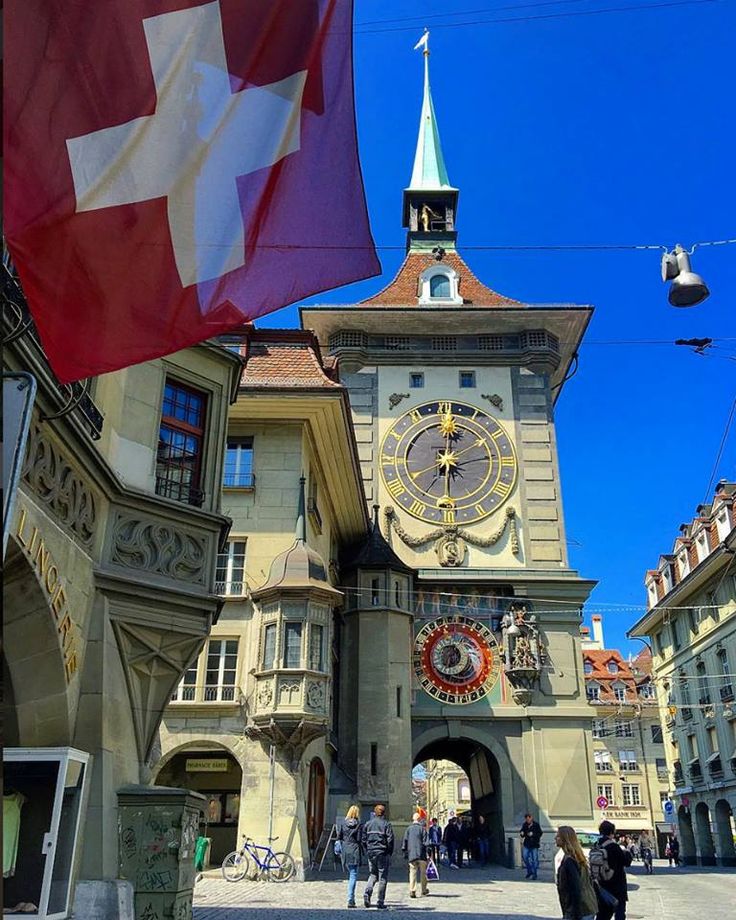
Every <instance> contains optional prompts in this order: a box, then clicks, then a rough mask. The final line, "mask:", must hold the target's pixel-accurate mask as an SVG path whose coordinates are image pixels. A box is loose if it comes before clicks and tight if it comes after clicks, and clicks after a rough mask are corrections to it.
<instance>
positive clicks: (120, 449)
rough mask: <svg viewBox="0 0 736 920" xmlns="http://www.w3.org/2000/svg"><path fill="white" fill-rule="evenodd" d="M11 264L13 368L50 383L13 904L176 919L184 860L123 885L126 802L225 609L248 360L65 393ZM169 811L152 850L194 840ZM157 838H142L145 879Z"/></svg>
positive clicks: (11, 654)
mask: <svg viewBox="0 0 736 920" xmlns="http://www.w3.org/2000/svg"><path fill="white" fill-rule="evenodd" d="M3 270H4V276H3V294H4V298H3V299H4V315H3V323H4V334H5V336H6V347H5V356H4V357H5V370H6V372H8V373H10V374H15V375H17V374H26V375H32V377H33V378H34V379H35V381H36V385H37V391H36V397H35V401H34V404H33V411H32V419H31V424H30V437H29V441H28V445H27V450H26V453H25V461H24V465H23V470H22V477H21V481H20V487H19V490H18V494H17V500H16V506H15V516H14V518H13V520H12V523H11V529H10V534H9V539H8V546H7V552H6V556H5V573H4V596H3V602H4V644H3V682H4V695H3V696H4V699H3V734H4V745H5V749H4V755H3V756H4V784H5V785H4V795H5V798H4V832H5V846H6V854H7V853H8V852H12V853H13V856H14V858H13V859H12V860H11V861H12V865H6V866H4V875H5V879H4V903H5V907H6V909H9V910H10V911H11V915H12V909H13V907H14V906H16V905H19V904H23V903H25V904H28V903H31V904H33V905H35V907H36V908H37V911H36V914H35V915H36V916H39V917H47V916H52V917H54V918H63V917H67V916H69V915H70V911H71V910H72V909H74V910H75V916H79V917H95V918H98V917H99V918H107V917H118V916H126V917H132V911H133V900H132V890H133V888H135V889H136V891H138V892H141V893H140V895H136V903H137V907H138V910H139V913H140V915H142V913H143V912H144V911H145V910H146V909H147V908H148V905H149V904H150V905H151V908H150V911H149V914H148V916H151V917H154V916H155V917H159V916H161V917H163V906H162V905H163V900H164V898H166V899H167V900H166V903H167V909H168V908H170V907H171V905H173V904H174V902H176V903H177V905H178V909H179V910H180V911H184V913H180V914H179V916H187V914H186V905H187V903H189V904H191V893H190V892H183V893H181V895H178V894H177V885H178V881H177V880H176V878H175V873H174V871H173V869H172V871H171V873H170V875H166V876H165V878H164V877H163V876H162V877H161V878H159V879H158V880H157V881H156V882H155V884H154V879H153V876H150V878H149V881H150V882H151V885H150V886H147V885H146V883H145V882H144V881H143V880H142V878H131V875H125V873H122V874H123V876H124V877H126V878H128V879H130V881H129V882H128V883H127V884H126V883H123V882H120V881H119V878H120V876H121V862H120V860H121V851H120V849H119V846H118V844H119V840H120V826H119V814H120V810H119V805H120V796H121V795H123V793H124V789H125V787H126V786H128V785H129V784H141V783H149V782H150V779H151V772H150V769H149V766H148V761H149V758H150V757H151V751H152V745H153V744H154V740H155V737H156V733H157V728H158V722H159V720H160V718H161V714H162V712H163V709H164V707H165V706H166V703H167V702H168V700H169V698H170V696H171V693H172V690H173V689H174V688H175V687H176V686H177V684H178V683H179V680H180V679H181V675H182V673H183V672H184V669H185V668H186V666H187V665H188V664H189V662H190V660H191V659H192V657H193V656H195V655H196V654H197V653H198V651H199V650H200V649H201V648H202V646H203V644H204V642H205V639H206V636H207V635H208V633H209V631H210V628H211V626H212V624H213V622H214V621H215V620H216V619H217V616H218V612H219V609H220V606H221V601H220V600H219V598H218V597H217V596H216V595H215V593H214V586H215V559H216V553H217V547H218V545H219V543H220V541H221V540H222V539H223V537H224V536H226V534H227V531H228V526H229V521H228V519H227V518H226V517H224V516H223V515H222V514H221V513H220V502H221V490H220V483H221V479H222V466H223V457H224V438H225V427H226V422H227V413H228V407H229V403H230V400H231V397H232V396H233V386H234V383H235V382H236V381H237V373H238V370H239V368H240V364H241V362H240V361H239V359H238V358H236V357H235V356H234V355H233V354H231V353H230V352H228V351H227V350H226V349H224V348H222V347H221V346H219V345H214V344H207V345H203V346H200V347H196V348H190V349H187V350H186V351H183V352H180V353H178V354H176V355H172V356H170V357H168V358H166V359H161V360H158V361H151V362H148V363H146V364H141V365H138V366H136V367H133V368H129V369H128V370H125V371H120V372H117V373H114V374H109V375H106V376H104V377H100V378H98V379H97V380H96V381H94V382H93V383H92V385H91V386H90V385H89V382H87V383H86V384H84V385H83V384H73V385H71V386H60V385H59V383H58V382H57V380H56V378H55V377H54V375H53V373H52V372H51V370H50V368H49V366H48V363H47V361H46V358H45V355H44V352H43V349H42V347H41V345H40V343H39V340H38V338H37V337H36V334H35V331H34V327H33V325H32V323H31V321H30V319H29V317H28V314H27V312H26V310H25V302H24V300H23V295H22V292H21V289H20V287H19V285H18V282H17V279H16V277H15V275H14V272H13V269H12V265H11V264H10V262H9V260H6V262H5V265H4V269H3ZM12 379H15V380H17V381H26V382H27V380H28V379H29V378H28V377H25V378H23V377H14V378H12ZM143 810H144V811H145V809H143ZM9 816H10V817H9ZM179 818H180V819H181V814H180V816H179ZM158 819H159V831H160V833H159V831H156V832H155V833H154V831H153V830H152V828H150V827H149V828H148V830H145V829H144V828H141V829H140V830H141V834H142V835H144V836H145V835H146V834H147V835H148V836H146V838H145V840H146V844H145V845H146V846H148V845H149V844H150V845H151V846H153V844H154V843H155V841H156V840H157V839H158V840H159V842H161V841H163V843H161V845H162V846H165V845H166V843H167V842H170V841H173V840H174V837H173V836H171V835H172V834H173V835H179V838H180V837H181V833H182V831H181V826H179V828H178V829H175V828H174V827H173V825H172V824H171V823H169V824H166V825H165V826H164V824H163V823H161V822H162V821H163V820H164V819H163V818H162V813H161V812H159V814H158ZM8 822H9V823H8ZM149 831H150V833H149ZM193 831H194V832H195V833H196V824H195V826H194V828H193ZM179 838H177V839H179ZM142 841H143V837H142V836H139V839H137V840H136V839H135V838H131V837H129V838H128V847H129V855H130V856H131V858H132V859H134V860H135V859H138V857H140V859H139V860H138V864H139V866H140V868H141V871H143V869H144V864H145V859H144V858H143V856H142V855H141V854H140V852H139V849H140V846H141V845H142ZM187 847H188V842H187V841H185V845H184V847H183V850H182V852H183V853H188V852H189V851H188V849H187ZM174 862H176V859H175V858H174ZM170 868H171V867H170V866H168V865H165V864H161V863H159V864H158V870H162V871H163V870H166V872H167V873H168V871H169V869H170ZM158 870H157V871H158ZM123 889H124V890H123ZM164 889H166V890H168V891H169V892H170V894H167V895H166V896H164V895H163V894H162V891H163V890H164ZM126 911H127V912H126ZM25 915H27V910H26V911H25V912H24V913H23V916H25Z"/></svg>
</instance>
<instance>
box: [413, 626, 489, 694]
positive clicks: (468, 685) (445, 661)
mask: <svg viewBox="0 0 736 920" xmlns="http://www.w3.org/2000/svg"><path fill="white" fill-rule="evenodd" d="M413 659H414V673H415V674H416V676H417V678H418V679H419V683H420V684H421V686H422V689H423V690H425V691H426V692H427V693H428V694H429V695H430V696H432V697H434V698H435V699H436V700H439V701H440V702H442V703H450V704H455V705H457V704H462V703H474V702H476V700H479V699H482V698H483V697H484V696H485V695H486V694H487V693H488V692H490V690H492V689H493V687H494V685H495V684H496V681H497V680H498V678H499V676H500V673H501V656H500V650H499V647H498V643H497V642H496V640H495V638H494V636H493V633H492V632H491V630H490V629H488V627H487V626H484V625H483V623H480V622H479V621H478V620H473V619H471V618H470V617H465V616H461V615H457V616H443V617H437V618H436V619H434V620H432V621H431V622H430V623H427V624H426V626H423V627H422V629H420V630H419V632H418V633H417V636H416V639H415V640H414V656H413Z"/></svg>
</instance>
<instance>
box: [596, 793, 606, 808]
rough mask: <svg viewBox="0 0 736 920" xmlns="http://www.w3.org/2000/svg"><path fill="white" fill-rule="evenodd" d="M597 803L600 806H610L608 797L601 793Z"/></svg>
mask: <svg viewBox="0 0 736 920" xmlns="http://www.w3.org/2000/svg"><path fill="white" fill-rule="evenodd" d="M595 804H596V805H597V806H598V807H599V808H608V799H607V798H606V797H605V795H599V796H598V798H597V799H596V800H595Z"/></svg>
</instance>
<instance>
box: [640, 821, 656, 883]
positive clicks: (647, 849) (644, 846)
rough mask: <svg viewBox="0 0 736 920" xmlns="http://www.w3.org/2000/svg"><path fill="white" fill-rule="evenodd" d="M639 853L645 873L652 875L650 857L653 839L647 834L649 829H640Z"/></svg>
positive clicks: (651, 857) (652, 854)
mask: <svg viewBox="0 0 736 920" xmlns="http://www.w3.org/2000/svg"><path fill="white" fill-rule="evenodd" d="M639 853H640V854H641V860H642V862H643V863H644V871H645V872H646V874H647V875H652V873H653V872H654V869H653V868H652V859H653V857H654V841H653V840H652V838H651V837H650V836H649V831H642V832H641V835H640V836H639Z"/></svg>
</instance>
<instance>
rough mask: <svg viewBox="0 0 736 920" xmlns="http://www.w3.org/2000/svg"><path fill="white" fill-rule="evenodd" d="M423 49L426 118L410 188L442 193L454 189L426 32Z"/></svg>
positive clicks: (422, 41)
mask: <svg viewBox="0 0 736 920" xmlns="http://www.w3.org/2000/svg"><path fill="white" fill-rule="evenodd" d="M420 46H422V47H423V51H422V56H423V57H424V97H423V99H422V114H421V118H420V121H419V136H418V138H417V149H416V153H415V155H414V169H413V170H412V174H411V182H410V183H409V188H410V189H412V190H414V189H417V190H418V189H422V190H425V191H442V190H444V189H449V188H452V186H451V185H450V179H449V177H448V175H447V167H446V166H445V158H444V156H443V155H442V144H441V142H440V132H439V128H438V126H437V116H436V114H435V111H434V103H433V102H432V90H431V87H430V85H429V31H428V30H427V31H425V33H424V35H423V36H422V38H421V39H420V40H419V42H417V45H416V47H417V48H418V47H420Z"/></svg>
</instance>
